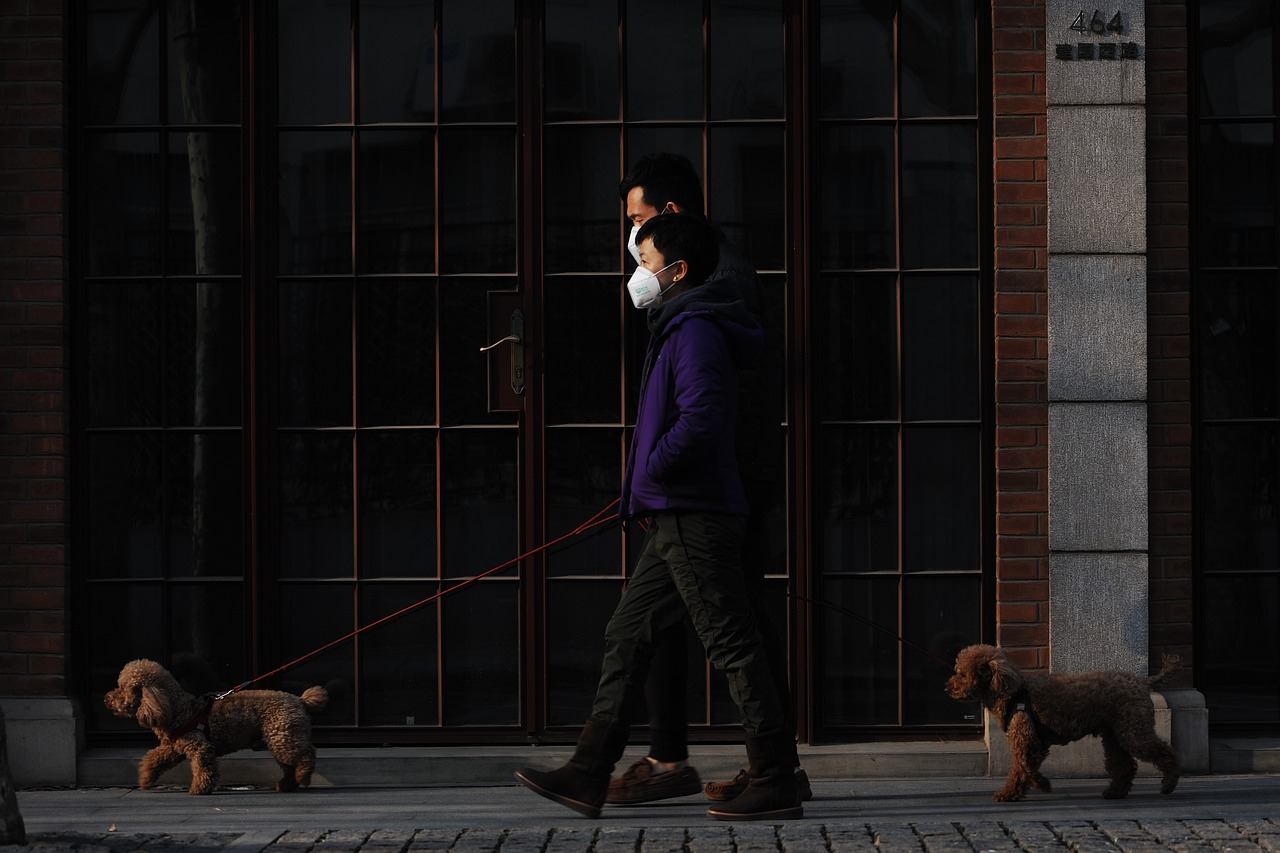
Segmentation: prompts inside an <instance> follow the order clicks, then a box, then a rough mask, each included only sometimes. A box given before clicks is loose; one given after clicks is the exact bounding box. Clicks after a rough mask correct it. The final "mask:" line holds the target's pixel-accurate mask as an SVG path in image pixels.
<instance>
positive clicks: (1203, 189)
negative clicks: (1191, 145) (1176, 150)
mask: <svg viewBox="0 0 1280 853" xmlns="http://www.w3.org/2000/svg"><path fill="white" fill-rule="evenodd" d="M1197 159H1198V161H1199V163H1200V170H1199V175H1198V176H1197V182H1196V184H1197V186H1196V189H1197V191H1198V194H1199V199H1198V200H1197V204H1196V207H1197V208H1198V210H1199V226H1200V227H1199V229H1197V230H1198V232H1199V233H1198V235H1197V236H1198V240H1197V243H1198V246H1199V249H1200V265H1201V266H1202V267H1248V266H1275V264H1276V190H1275V187H1276V150H1275V130H1274V128H1273V127H1272V125H1270V124H1211V125H1205V126H1203V127H1201V128H1200V157H1198V158H1197Z"/></svg>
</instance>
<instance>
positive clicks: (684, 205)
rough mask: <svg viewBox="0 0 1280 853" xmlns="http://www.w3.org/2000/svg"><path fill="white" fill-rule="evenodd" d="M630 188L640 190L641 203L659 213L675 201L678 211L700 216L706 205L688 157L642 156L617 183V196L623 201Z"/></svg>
mask: <svg viewBox="0 0 1280 853" xmlns="http://www.w3.org/2000/svg"><path fill="white" fill-rule="evenodd" d="M634 187H643V188H644V203H645V204H647V205H649V206H650V207H656V208H658V209H659V210H661V209H662V208H664V207H666V206H667V202H675V204H676V206H677V207H679V208H680V209H681V210H685V211H689V212H690V213H704V212H705V211H706V203H705V202H704V201H703V198H702V181H701V180H699V178H698V171H697V170H696V169H694V168H693V164H692V163H690V162H689V158H688V157H684V156H681V155H680V154H670V153H667V152H665V151H663V152H660V153H658V154H646V155H645V156H643V157H641V158H640V159H639V160H637V161H636V163H635V165H634V166H632V167H631V171H629V172H627V175H626V177H625V178H623V179H622V182H621V183H620V184H618V195H619V196H621V197H622V200H623V201H626V200H627V193H629V192H631V190H632V189H633V188H634Z"/></svg>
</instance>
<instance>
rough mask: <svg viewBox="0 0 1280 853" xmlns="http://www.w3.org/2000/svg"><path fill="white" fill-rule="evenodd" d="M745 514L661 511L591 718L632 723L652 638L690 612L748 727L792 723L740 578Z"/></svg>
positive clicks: (621, 607) (619, 613) (620, 611)
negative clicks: (786, 715) (630, 718)
mask: <svg viewBox="0 0 1280 853" xmlns="http://www.w3.org/2000/svg"><path fill="white" fill-rule="evenodd" d="M743 525H744V522H743V519H742V518H740V517H738V516H731V515H724V514H721V513H704V512H671V513H660V514H658V515H655V516H654V517H653V518H652V519H651V520H650V525H649V530H648V533H647V534H646V535H645V540H644V548H643V550H642V552H641V554H640V559H639V560H637V562H636V567H635V571H634V572H633V573H632V575H631V578H630V579H629V580H628V581H627V588H626V591H625V592H624V593H623V594H622V599H621V600H620V601H619V602H618V606H617V608H616V609H615V610H614V611H613V618H611V619H610V620H609V626H608V627H607V628H606V629H605V650H604V661H603V665H602V667H601V674H600V685H599V687H598V688H597V689H596V700H595V704H594V705H593V706H592V709H591V719H593V720H596V721H598V722H602V723H613V722H617V721H622V722H627V720H626V713H627V709H629V708H631V707H634V704H635V702H636V700H637V698H638V697H639V696H641V695H642V693H643V691H644V683H645V678H646V676H647V675H648V673H649V662H650V660H651V659H652V657H653V647H654V640H655V638H657V637H660V636H661V635H662V634H663V632H664V631H667V630H669V629H670V628H671V627H672V626H673V625H675V624H677V623H679V622H680V621H681V620H682V619H684V616H685V613H686V612H687V613H688V614H689V617H690V620H691V621H692V622H693V629H694V631H695V632H697V634H698V637H699V639H701V640H702V645H703V646H704V647H705V648H706V650H707V657H709V658H710V659H711V663H712V664H713V665H714V666H715V667H716V668H717V669H719V670H722V671H723V672H724V673H725V675H726V676H727V678H728V681H729V694H730V696H732V697H733V700H734V702H736V703H737V705H738V709H739V711H741V713H742V725H743V728H745V729H746V731H747V733H748V734H752V735H755V734H773V733H775V732H778V731H780V730H782V729H784V728H786V727H787V724H786V721H785V719H784V717H783V713H782V706H781V704H780V703H779V700H778V694H777V690H776V689H775V687H774V684H773V675H772V673H771V672H770V669H769V665H768V662H767V661H766V659H765V654H764V648H763V646H762V644H761V641H760V632H759V629H758V628H757V627H756V620H755V616H754V615H753V614H752V612H751V607H750V605H749V604H748V603H747V596H746V590H745V587H744V584H743V577H742V567H741V563H740V561H741V558H742V550H741V549H742V534H743Z"/></svg>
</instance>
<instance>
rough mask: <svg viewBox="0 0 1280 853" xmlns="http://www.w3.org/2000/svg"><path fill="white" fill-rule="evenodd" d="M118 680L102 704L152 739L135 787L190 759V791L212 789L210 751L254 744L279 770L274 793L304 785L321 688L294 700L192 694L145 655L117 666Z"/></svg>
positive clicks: (271, 693) (311, 763) (278, 695)
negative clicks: (151, 734)
mask: <svg viewBox="0 0 1280 853" xmlns="http://www.w3.org/2000/svg"><path fill="white" fill-rule="evenodd" d="M118 685H119V686H117V687H116V689H115V690H112V691H110V692H109V693H107V695H106V696H105V697H104V698H103V702H104V703H105V704H106V706H107V707H108V708H110V709H111V712H112V713H113V714H115V715H116V716H117V717H133V718H134V719H136V720H137V721H138V725H140V726H142V727H143V728H149V729H151V731H153V732H155V735H156V737H158V738H159V739H160V745H159V746H157V747H155V748H154V749H152V750H151V751H150V752H148V753H147V754H146V755H145V756H143V758H142V762H141V763H140V764H139V765H138V787H139V788H141V789H142V790H144V791H145V790H146V789H147V788H150V787H151V785H152V784H153V783H154V782H155V780H156V777H157V776H159V775H160V774H161V773H163V772H164V771H165V770H168V769H169V768H170V767H173V766H175V765H177V764H178V763H179V762H181V761H182V759H184V758H186V759H189V760H190V761H191V793H192V794H208V793H212V791H213V789H214V788H216V787H217V786H218V756H219V755H226V754H227V753H230V752H235V751H237V750H241V749H248V748H250V747H253V746H255V745H259V744H262V743H265V745H266V747H267V749H269V750H271V754H272V755H274V756H275V759H276V761H277V762H279V764H280V767H281V768H282V769H283V770H284V776H283V777H282V778H281V779H280V781H279V782H277V783H276V790H277V791H292V790H295V789H296V788H298V787H299V786H301V787H303V788H305V787H307V785H309V784H311V772H312V771H313V770H314V769H315V766H316V748H315V746H314V745H312V743H311V718H310V716H308V714H309V713H314V712H318V711H321V710H323V709H324V706H325V705H326V704H328V702H329V694H328V692H327V691H326V690H325V689H324V688H323V687H310V688H308V689H307V691H306V692H305V693H303V694H302V697H301V698H299V697H297V696H294V695H293V694H292V693H284V692H281V691H279V690H243V691H241V692H239V693H232V694H230V695H228V696H227V697H226V698H223V699H215V698H214V697H213V695H212V694H206V695H205V696H203V697H201V696H193V695H192V694H190V693H188V692H186V691H185V690H183V689H182V688H181V687H179V686H178V682H177V680H176V679H175V678H174V677H173V676H172V675H170V674H169V671H168V670H166V669H165V668H164V667H162V666H161V665H160V664H158V663H156V662H155V661H150V660H135V661H131V662H129V663H127V664H125V665H124V669H122V670H120V678H119V682H118Z"/></svg>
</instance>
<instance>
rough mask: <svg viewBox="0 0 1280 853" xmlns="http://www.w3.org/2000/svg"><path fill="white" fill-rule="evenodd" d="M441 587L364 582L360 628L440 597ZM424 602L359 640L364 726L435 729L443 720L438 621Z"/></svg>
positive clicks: (432, 606) (433, 608)
mask: <svg viewBox="0 0 1280 853" xmlns="http://www.w3.org/2000/svg"><path fill="white" fill-rule="evenodd" d="M438 589H439V587H438V585H436V584H365V585H363V586H362V587H361V594H360V614H361V621H360V624H361V625H371V624H373V623H374V622H377V621H378V620H379V619H383V618H386V617H387V616H389V615H391V614H392V613H397V612H399V611H400V610H403V609H404V608H406V607H409V606H410V605H412V604H414V603H416V602H419V601H423V600H424V599H427V598H429V597H431V596H432V595H435V594H436V592H437V591H438ZM438 607H439V605H438V604H436V603H435V602H432V603H429V604H424V605H423V606H421V607H419V608H417V609H416V610H411V611H409V612H408V613H404V614H402V615H400V616H397V617H396V618H395V619H391V620H389V621H387V622H384V623H383V624H381V625H379V626H378V627H377V628H375V629H374V630H372V631H367V632H365V633H364V634H363V635H361V638H360V644H359V649H360V724H361V725H365V726H434V725H438V724H439V721H440V719H439V717H440V666H439V660H438V657H437V656H438V654H439V649H440V643H439V640H438V632H439V628H438V621H439V620H438V618H437V608H438Z"/></svg>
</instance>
